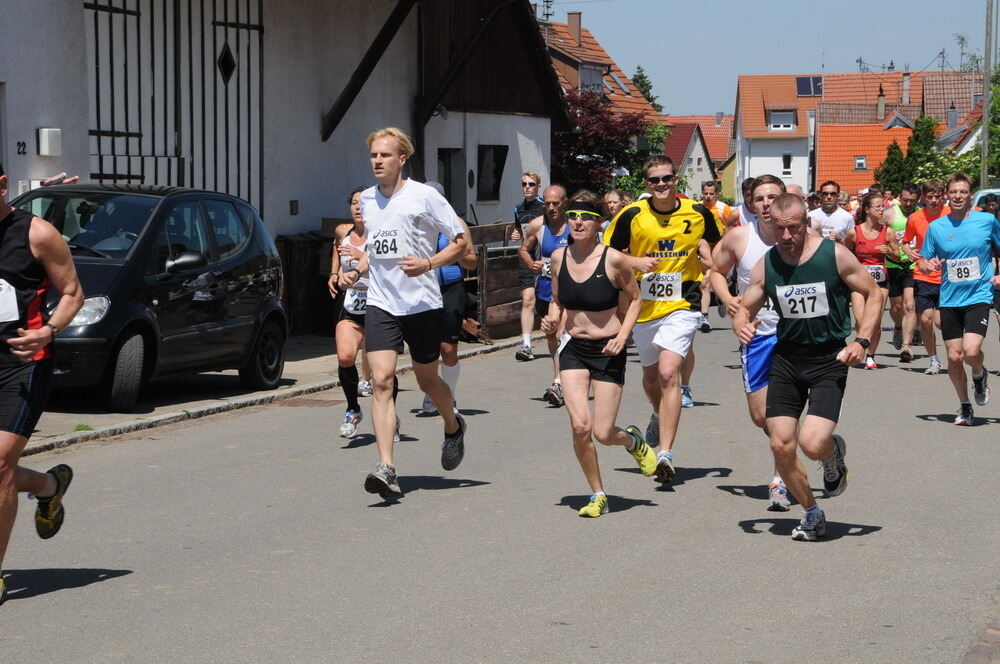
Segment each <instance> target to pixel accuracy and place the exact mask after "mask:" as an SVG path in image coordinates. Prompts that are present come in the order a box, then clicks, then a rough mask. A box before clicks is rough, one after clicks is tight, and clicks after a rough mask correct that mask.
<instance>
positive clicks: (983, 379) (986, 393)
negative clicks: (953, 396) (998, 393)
mask: <svg viewBox="0 0 1000 664" xmlns="http://www.w3.org/2000/svg"><path fill="white" fill-rule="evenodd" d="M989 376H990V373H989V372H988V371H987V370H986V367H983V375H982V376H980V377H979V378H976V377H975V376H973V377H972V392H973V397H974V398H975V399H976V405H977V406H985V405H986V404H988V403H989V402H990V395H991V394H993V388H992V387H990V378H989Z"/></svg>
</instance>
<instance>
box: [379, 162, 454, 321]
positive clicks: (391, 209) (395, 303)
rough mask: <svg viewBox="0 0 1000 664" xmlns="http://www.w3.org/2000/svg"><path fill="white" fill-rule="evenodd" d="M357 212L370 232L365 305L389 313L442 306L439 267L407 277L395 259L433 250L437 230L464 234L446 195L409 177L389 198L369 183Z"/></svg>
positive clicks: (427, 254)
mask: <svg viewBox="0 0 1000 664" xmlns="http://www.w3.org/2000/svg"><path fill="white" fill-rule="evenodd" d="M361 216H362V217H363V218H364V220H365V231H366V232H367V235H368V276H369V278H370V279H369V283H368V306H370V307H378V308H379V309H381V310H382V311H385V312H388V313H390V314H392V315H393V316H409V315H412V314H419V313H421V312H424V311H430V310H431V309H440V308H441V307H442V306H443V303H442V300H441V287H440V286H439V285H438V278H437V271H436V270H430V271H428V272H425V273H423V274H421V275H420V276H418V277H408V276H406V273H405V272H403V269H402V268H401V267H399V266H398V265H397V263H398V262H399V261H400V260H402V258H403V257H404V256H416V257H418V258H430V257H431V256H433V255H434V254H436V253H437V240H438V233H444V235H445V237H447V238H448V240H453V239H455V236H456V235H462V234H463V233H464V232H465V231H464V230H463V229H462V224H461V223H460V222H459V220H458V215H456V214H455V210H453V209H452V207H451V205H450V204H449V203H448V201H447V200H445V198H444V196H442V195H441V194H439V193H437V192H436V191H435V190H434V189H432V188H431V187H428V186H427V185H425V184H422V183H420V182H416V181H414V180H409V179H408V180H404V181H403V186H402V188H400V189H399V191H397V192H396V193H395V194H393V195H392V196H390V197H389V198H386V197H385V196H383V195H382V193H381V192H380V191H379V190H378V186H374V187H369V188H368V189H365V190H364V191H363V192H361Z"/></svg>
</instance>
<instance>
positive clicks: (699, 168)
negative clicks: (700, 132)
mask: <svg viewBox="0 0 1000 664" xmlns="http://www.w3.org/2000/svg"><path fill="white" fill-rule="evenodd" d="M699 162H700V163H699ZM681 176H682V177H683V178H684V179H685V182H686V186H685V187H684V190H683V191H682V192H681V193H682V194H684V195H685V196H688V197H690V198H701V183H702V182H704V181H705V180H711V179H712V166H711V162H710V161H709V158H708V153H707V152H706V150H705V147H704V145H703V144H702V142H701V141H699V140H698V139H697V132H696V133H695V135H694V136H692V137H691V144H690V145H689V146H688V153H687V156H686V157H685V158H684V166H683V167H682V168H681Z"/></svg>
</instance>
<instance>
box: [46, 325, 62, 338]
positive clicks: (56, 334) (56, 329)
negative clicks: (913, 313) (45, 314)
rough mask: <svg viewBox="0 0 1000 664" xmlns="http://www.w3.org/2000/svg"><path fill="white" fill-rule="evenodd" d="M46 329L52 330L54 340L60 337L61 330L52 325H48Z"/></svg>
mask: <svg viewBox="0 0 1000 664" xmlns="http://www.w3.org/2000/svg"><path fill="white" fill-rule="evenodd" d="M45 327H48V328H51V329H52V338H53V339H55V338H56V337H58V336H59V328H58V327H56V326H55V325H53V324H52V323H46V324H45Z"/></svg>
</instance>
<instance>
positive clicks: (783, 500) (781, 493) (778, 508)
mask: <svg viewBox="0 0 1000 664" xmlns="http://www.w3.org/2000/svg"><path fill="white" fill-rule="evenodd" d="M767 497H768V499H769V500H770V501H771V502H770V504H769V505H768V506H767V511H768V512H787V511H788V510H789V508H790V507H791V505H792V503H791V501H790V500H788V487H786V486H785V483H784V482H771V484H769V485H768V487H767Z"/></svg>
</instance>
